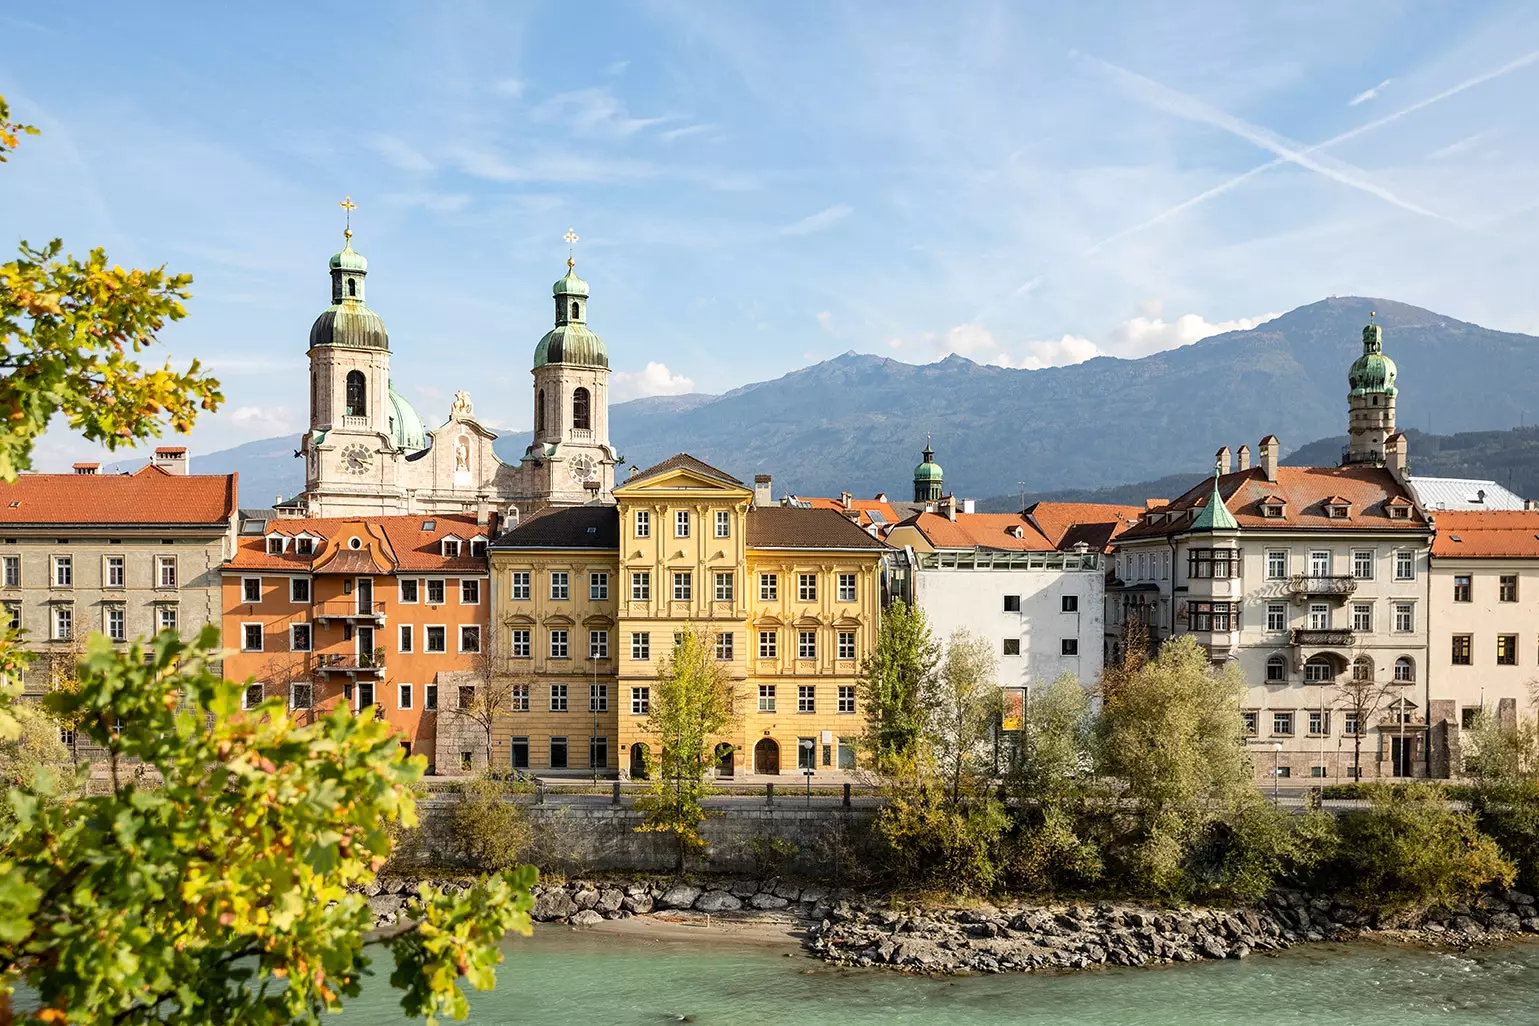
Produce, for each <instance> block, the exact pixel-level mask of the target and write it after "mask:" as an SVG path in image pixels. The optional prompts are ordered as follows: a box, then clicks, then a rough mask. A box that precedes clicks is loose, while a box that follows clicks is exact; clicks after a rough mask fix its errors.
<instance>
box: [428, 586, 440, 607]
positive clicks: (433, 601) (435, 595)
mask: <svg viewBox="0 0 1539 1026" xmlns="http://www.w3.org/2000/svg"><path fill="white" fill-rule="evenodd" d="M427 600H428V605H430V606H441V605H443V604H444V582H443V581H441V580H439V581H434V580H429V581H428V582H427Z"/></svg>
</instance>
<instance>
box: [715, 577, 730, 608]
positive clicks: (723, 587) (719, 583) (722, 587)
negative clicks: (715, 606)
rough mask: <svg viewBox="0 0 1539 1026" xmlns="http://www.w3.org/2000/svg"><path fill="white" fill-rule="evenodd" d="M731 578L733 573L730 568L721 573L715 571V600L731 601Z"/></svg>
mask: <svg viewBox="0 0 1539 1026" xmlns="http://www.w3.org/2000/svg"><path fill="white" fill-rule="evenodd" d="M732 578H733V573H732V571H730V570H728V571H726V572H725V573H722V572H721V571H717V573H716V601H717V602H731V601H732Z"/></svg>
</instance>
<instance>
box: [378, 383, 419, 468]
mask: <svg viewBox="0 0 1539 1026" xmlns="http://www.w3.org/2000/svg"><path fill="white" fill-rule="evenodd" d="M386 388H387V389H388V391H389V399H390V444H391V445H394V446H395V447H396V448H397V449H405V450H407V451H408V452H415V451H417V450H418V449H425V448H427V429H426V428H425V427H423V425H422V418H421V417H419V416H418V415H417V411H416V410H415V409H413V408H412V405H411V403H409V402H407V401H406V399H405V398H404V397H402V395H401V394H400V393H399V392H397V391H396V390H395V382H394V381H391V382H389V383H388V384H387V386H386Z"/></svg>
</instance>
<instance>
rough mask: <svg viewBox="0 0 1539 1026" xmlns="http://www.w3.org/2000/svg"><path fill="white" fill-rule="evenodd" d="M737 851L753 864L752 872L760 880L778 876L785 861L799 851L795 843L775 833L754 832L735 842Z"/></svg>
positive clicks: (783, 867) (788, 860)
mask: <svg viewBox="0 0 1539 1026" xmlns="http://www.w3.org/2000/svg"><path fill="white" fill-rule="evenodd" d="M737 849H738V851H739V852H740V853H741V854H742V855H743V857H744V858H746V859H747V860H748V862H749V864H750V865H752V866H753V873H754V875H755V876H756V877H758V878H759V879H760V880H767V879H769V878H770V877H773V876H779V875H780V874H781V873H783V872H784V871H785V867H786V863H788V862H790V861H791V859H792V858H793V857H794V856H795V855H796V854H797V853H798V852H800V851H801V849H800V848H798V847H797V846H796V845H795V844H792V843H791V842H790V841H788V840H786V839H785V838H784V837H777V836H776V835H775V834H768V833H765V834H754V835H753V836H752V837H749V838H745V839H744V840H742V841H739V842H738V843H737Z"/></svg>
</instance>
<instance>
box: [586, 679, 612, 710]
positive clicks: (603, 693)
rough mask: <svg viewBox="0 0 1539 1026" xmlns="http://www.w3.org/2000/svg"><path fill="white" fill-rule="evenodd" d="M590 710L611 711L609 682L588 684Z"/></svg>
mask: <svg viewBox="0 0 1539 1026" xmlns="http://www.w3.org/2000/svg"><path fill="white" fill-rule="evenodd" d="M588 711H589V712H608V711H609V685H608V684H589V685H588Z"/></svg>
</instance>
